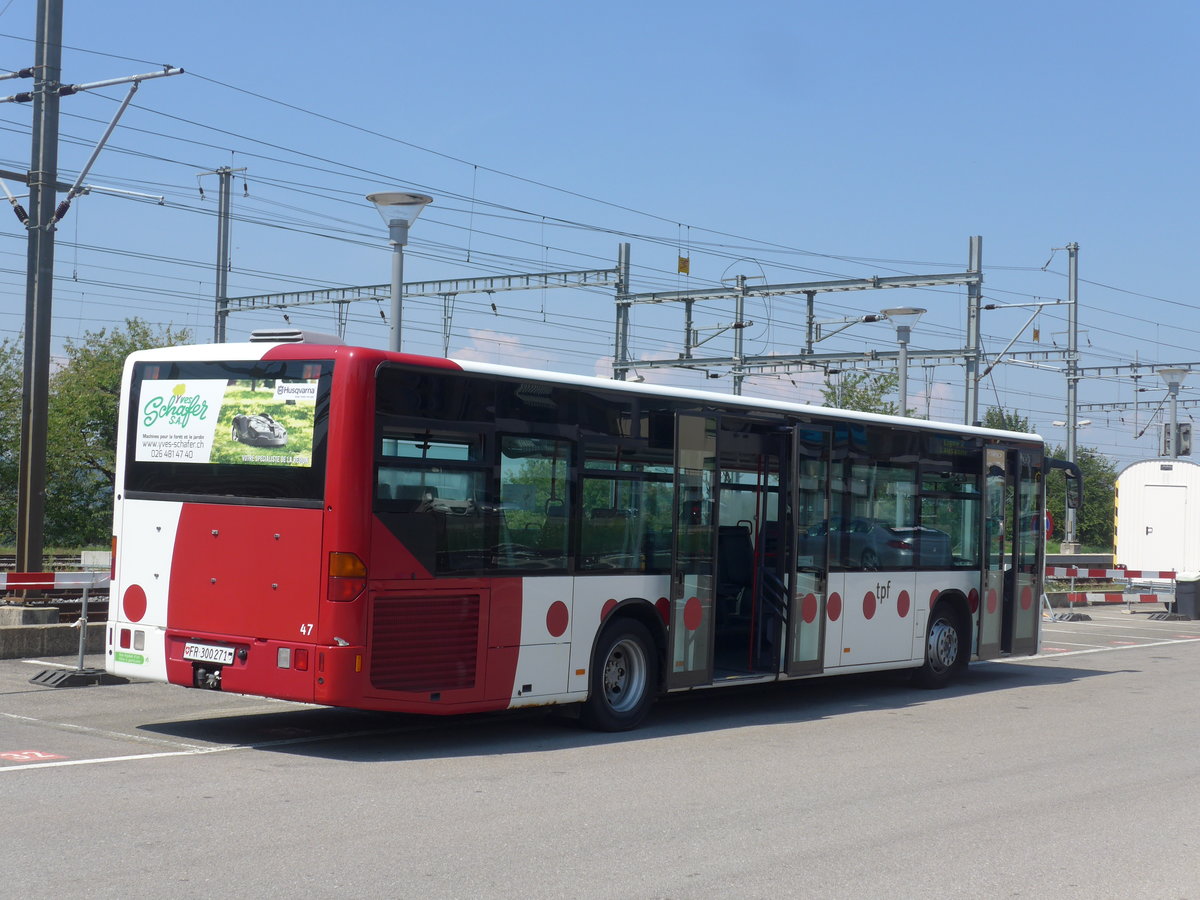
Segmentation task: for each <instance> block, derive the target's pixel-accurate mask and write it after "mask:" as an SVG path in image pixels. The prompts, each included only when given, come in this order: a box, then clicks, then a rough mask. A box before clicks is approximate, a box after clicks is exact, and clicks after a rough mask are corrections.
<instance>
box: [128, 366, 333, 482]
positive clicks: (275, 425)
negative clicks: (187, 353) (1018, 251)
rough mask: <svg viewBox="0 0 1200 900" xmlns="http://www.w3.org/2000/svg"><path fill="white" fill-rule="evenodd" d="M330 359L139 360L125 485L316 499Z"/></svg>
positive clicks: (322, 457)
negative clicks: (142, 361)
mask: <svg viewBox="0 0 1200 900" xmlns="http://www.w3.org/2000/svg"><path fill="white" fill-rule="evenodd" d="M332 374H333V363H332V361H329V360H325V361H318V360H311V361H310V360H278V361H269V360H246V361H234V362H186V361H181V362H170V363H165V362H164V363H155V362H146V363H138V364H137V365H135V366H134V371H133V381H132V384H131V385H130V393H129V398H128V410H129V412H128V415H129V423H128V425H129V429H128V438H127V443H126V447H125V451H126V455H125V460H126V464H125V473H126V474H125V490H126V492H127V494H130V495H132V496H136V495H138V494H154V495H156V496H162V495H181V496H195V495H201V496H212V497H222V498H226V499H233V498H245V499H250V500H274V501H283V502H297V501H298V502H306V501H307V502H319V501H320V500H321V498H322V496H323V494H324V485H325V442H326V432H327V429H328V423H329V385H330V381H331V378H332Z"/></svg>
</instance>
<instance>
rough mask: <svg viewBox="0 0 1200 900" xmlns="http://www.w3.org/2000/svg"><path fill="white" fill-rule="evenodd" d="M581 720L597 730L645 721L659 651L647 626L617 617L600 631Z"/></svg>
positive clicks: (625, 727) (629, 726) (654, 689)
mask: <svg viewBox="0 0 1200 900" xmlns="http://www.w3.org/2000/svg"><path fill="white" fill-rule="evenodd" d="M588 688H589V690H588V699H587V700H586V701H585V702H584V704H583V710H582V712H581V714H580V720H581V721H582V722H583V724H585V725H587V726H588V727H589V728H594V729H596V730H597V731H629V730H630V729H632V728H637V727H638V726H639V725H640V724H642V722H643V721H644V720H645V718H646V716H647V715H648V714H649V712H650V707H651V706H652V705H653V704H654V697H655V694H656V693H657V691H658V652H657V650H656V648H655V645H654V640H653V638H651V637H650V632H649V630H647V628H646V626H645V625H643V624H642V623H641V622H639V621H637V620H636V619H630V618H624V617H622V618H619V619H615V620H614V621H612V622H610V623H609V624H608V626H607V627H606V628H605V629H604V631H602V632H601V633H600V640H599V641H597V642H596V651H595V653H594V655H593V657H592V673H591V676H590V678H589V685H588Z"/></svg>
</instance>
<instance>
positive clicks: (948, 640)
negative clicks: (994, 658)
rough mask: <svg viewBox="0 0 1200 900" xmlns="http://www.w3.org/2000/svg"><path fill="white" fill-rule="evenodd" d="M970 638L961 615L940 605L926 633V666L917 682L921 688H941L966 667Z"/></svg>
mask: <svg viewBox="0 0 1200 900" xmlns="http://www.w3.org/2000/svg"><path fill="white" fill-rule="evenodd" d="M968 653H970V638H969V636H968V635H967V633H966V629H964V628H963V627H962V621H961V618H960V616H959V614H958V612H957V611H956V610H955V609H954V607H952V606H951V605H950V604H949V603H939V604H938V605H937V607H936V608H934V610H933V612H932V613H930V615H929V630H928V631H927V632H926V633H925V664H924V665H923V666H921V668H919V669H917V670H916V672H915V673H914V675H913V678H914V680H915V681H916V682H917V684H919V685H920V686H921V687H926V688H940V687H945V686H946V685H947V684H949V683H950V679H951V678H953V677H954V674H955V672H957V671H958V670H959V669H961V668H963V667H964V666H965V665H966V661H967V654H968Z"/></svg>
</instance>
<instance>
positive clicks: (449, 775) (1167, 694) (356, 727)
mask: <svg viewBox="0 0 1200 900" xmlns="http://www.w3.org/2000/svg"><path fill="white" fill-rule="evenodd" d="M1088 615H1089V617H1090V618H1089V620H1087V621H1080V622H1056V621H1045V622H1044V628H1045V650H1044V652H1043V654H1042V655H1041V656H1039V657H1034V658H1030V657H1021V658H1018V659H1015V660H1012V661H1009V662H994V663H993V662H989V663H983V664H978V665H974V666H972V667H971V668H970V669H969V670H968V671H967V672H966V673H965V674H964V675H963V677H962V678H961V679H960V680H959V681H957V682H956V683H955V684H953V685H951V686H950V687H948V688H946V689H945V690H941V691H926V690H922V689H920V688H917V687H915V686H913V685H911V684H910V683H909V681H908V679H907V678H904V677H902V676H901V675H900V674H899V673H885V674H883V675H872V676H847V677H841V678H828V679H817V680H813V681H798V682H793V683H790V684H785V685H763V686H757V687H747V688H736V689H730V690H720V691H701V692H698V693H696V694H693V695H672V696H671V697H670V698H666V699H664V700H663V701H661V702H660V703H659V705H658V706H657V707H656V708H655V710H654V711H653V712H652V714H651V716H650V718H649V720H648V721H647V723H646V724H645V725H644V726H643V727H642V728H641V729H638V730H637V731H634V732H629V733H626V734H616V735H608V734H596V733H593V732H589V731H586V730H583V729H579V728H572V727H564V725H563V724H561V723H558V722H555V721H554V720H552V719H551V718H550V717H548V716H547V715H546V714H545V713H544V712H543V711H539V710H525V711H519V712H515V713H498V714H492V715H487V716H464V717H453V718H432V717H419V716H400V715H386V714H376V713H363V712H356V711H352V710H341V709H328V708H320V707H311V706H303V705H299V704H292V703H280V702H275V701H269V700H263V699H261V698H253V697H242V696H238V695H235V694H223V693H213V692H206V691H194V690H186V689H183V688H179V687H174V686H171V685H163V684H152V683H147V682H142V683H130V684H123V685H111V686H98V687H80V688H50V687H45V686H42V685H40V684H30V682H29V679H30V678H31V677H32V676H33V675H35V674H37V673H39V672H40V671H43V670H44V669H46V668H47V667H52V666H66V667H68V668H71V667H73V666H74V664H75V660H74V659H72V658H69V657H64V658H60V659H53V660H17V659H14V660H4V661H0V790H2V791H3V794H4V796H5V799H6V800H7V801H8V805H9V807H10V809H11V813H10V818H9V820H8V825H9V831H8V833H7V835H8V836H7V837H6V852H5V855H4V859H5V865H6V875H5V877H6V884H5V887H6V889H7V892H8V893H9V894H11V895H13V896H17V895H20V896H58V895H63V896H66V895H69V894H70V893H72V892H78V891H79V885H80V884H81V883H86V884H87V891H86V892H87V893H88V895H89V896H93V897H113V898H124V897H128V896H129V895H130V894H132V893H134V892H136V891H138V890H144V889H145V886H146V885H147V884H154V885H156V887H155V890H158V891H160V892H168V891H169V892H170V893H171V894H172V895H173V896H179V897H211V896H212V895H213V894H214V893H216V894H223V895H226V896H264V897H267V896H271V897H273V896H280V895H282V894H283V893H288V894H292V895H296V896H305V897H330V898H337V897H344V896H347V895H354V896H363V897H376V896H378V897H412V898H418V900H434V898H441V897H446V898H461V897H492V896H496V897H500V896H512V895H514V894H516V893H520V894H521V895H522V896H525V897H528V898H541V897H556V898H557V897H568V896H569V897H577V898H581V900H583V898H604V900H608V898H613V900H616V898H624V900H627V898H630V897H634V898H642V897H646V898H666V897H674V898H690V897H697V898H700V897H713V896H738V897H746V898H759V897H761V898H764V900H767V898H777V897H780V896H801V895H803V896H821V897H828V898H831V900H834V898H846V900H860V898H862V897H873V896H895V897H907V896H924V895H925V894H926V893H928V890H929V887H930V885H933V884H945V883H950V884H953V885H954V891H955V893H956V894H957V895H959V896H963V897H996V896H1054V897H1057V898H1059V900H1073V898H1079V900H1091V898H1093V897H1109V896H1114V897H1115V896H1120V897H1124V898H1143V897H1144V898H1158V897H1168V896H1175V897H1184V896H1195V892H1194V890H1193V888H1194V886H1195V885H1196V884H1198V883H1200V863H1197V862H1196V861H1195V860H1196V859H1197V856H1196V854H1195V849H1196V848H1197V847H1200V825H1198V824H1197V820H1196V816H1195V803H1196V798H1197V797H1198V796H1200V780H1198V776H1197V775H1196V765H1195V761H1196V747H1197V746H1200V724H1198V722H1197V719H1196V716H1195V695H1196V688H1195V686H1196V685H1197V684H1200V648H1197V647H1195V646H1194V644H1195V642H1196V641H1197V640H1200V622H1191V621H1156V620H1152V619H1150V618H1148V616H1147V615H1146V613H1145V612H1141V611H1139V612H1138V613H1128V612H1125V611H1124V610H1123V609H1119V608H1092V609H1090V610H1088ZM86 662H87V663H88V664H89V665H93V666H94V665H97V664H99V663H100V662H101V660H100V658H99V657H95V656H93V657H88V658H87V660H86ZM1112 835H1119V836H1120V837H1118V838H1117V839H1115V840H1112V839H1110V836H1112ZM1081 836H1082V837H1084V838H1085V839H1087V838H1090V840H1082V841H1081V840H1080V837H1081ZM1099 837H1103V839H1102V840H1097V838H1099ZM1151 837H1152V838H1153V842H1154V843H1156V844H1158V845H1164V842H1165V846H1166V847H1168V848H1169V852H1166V853H1162V852H1157V850H1156V852H1147V850H1146V846H1147V841H1149V840H1150V839H1151ZM938 847H974V848H986V853H985V852H983V851H982V850H980V851H979V852H971V853H962V852H949V853H936V852H925V851H928V850H929V848H938ZM1064 847H1069V848H1070V851H1069V852H1061V851H1062V850H1063V848H1064ZM914 848H920V849H921V850H922V851H923V852H914ZM1037 849H1040V850H1041V851H1042V852H1034V851H1036V850H1037ZM614 860H618V861H620V864H619V865H614ZM85 879H86V881H81V880H85Z"/></svg>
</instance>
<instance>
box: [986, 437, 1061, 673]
mask: <svg viewBox="0 0 1200 900" xmlns="http://www.w3.org/2000/svg"><path fill="white" fill-rule="evenodd" d="M985 465H986V473H985V480H986V496H987V500H986V525H985V531H984V535H985V539H984V555H985V561H984V572H983V585H982V587H983V590H982V597H981V598H980V603H979V632H978V644H977V648H976V652H977V654H978V656H979V658H980V659H989V658H991V657H994V656H998V655H999V654H1000V653H1015V654H1030V653H1036V652H1037V645H1038V629H1039V626H1040V624H1041V605H1040V597H1038V596H1037V594H1038V593H1039V590H1038V586H1039V585H1040V583H1041V578H1040V571H1041V567H1042V565H1043V558H1044V557H1043V546H1044V545H1043V539H1042V532H1043V530H1044V528H1045V512H1044V503H1043V493H1042V492H1043V489H1044V485H1043V482H1042V455H1041V453H1040V452H1039V451H1033V450H1016V449H1006V448H999V447H991V448H988V450H987V451H986V458H985Z"/></svg>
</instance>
